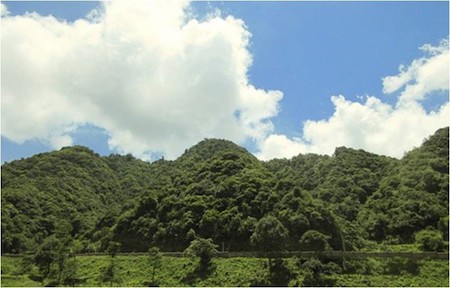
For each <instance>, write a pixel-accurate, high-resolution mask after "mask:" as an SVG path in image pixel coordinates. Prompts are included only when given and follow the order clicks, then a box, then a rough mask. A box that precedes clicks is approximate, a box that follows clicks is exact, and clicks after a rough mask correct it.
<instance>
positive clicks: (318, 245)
mask: <svg viewBox="0 0 450 288" xmlns="http://www.w3.org/2000/svg"><path fill="white" fill-rule="evenodd" d="M329 239H330V237H329V236H327V235H324V234H322V233H320V232H319V231H316V230H308V231H306V232H305V233H304V234H303V235H302V237H301V238H300V248H301V249H302V250H305V251H328V250H331V247H330V244H328V240H329Z"/></svg>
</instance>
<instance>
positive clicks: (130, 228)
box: [1, 128, 449, 253]
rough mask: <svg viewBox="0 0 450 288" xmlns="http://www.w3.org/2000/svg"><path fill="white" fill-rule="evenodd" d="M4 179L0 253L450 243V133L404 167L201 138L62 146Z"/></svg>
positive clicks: (443, 132)
mask: <svg viewBox="0 0 450 288" xmlns="http://www.w3.org/2000/svg"><path fill="white" fill-rule="evenodd" d="M394 145H395V144H394ZM1 177H2V195H1V199H2V219H1V224H2V253H23V252H27V251H35V250H36V249H37V247H39V246H41V245H42V244H43V243H44V242H45V241H46V239H49V237H57V235H59V234H61V231H66V234H69V235H70V237H72V239H74V241H73V242H74V245H75V246H76V249H77V251H78V252H95V251H105V250H106V249H107V247H108V244H109V243H110V242H112V241H114V242H118V243H120V244H121V245H120V247H121V248H120V249H121V251H147V250H148V249H149V247H152V246H157V247H160V249H161V250H162V251H183V250H185V249H186V248H187V247H188V246H189V243H190V242H191V241H192V240H193V239H195V238H196V237H201V238H211V239H212V240H213V242H214V243H215V244H216V245H218V250H227V251H249V250H258V249H266V248H264V247H265V246H264V245H266V244H267V243H277V249H279V250H282V249H287V250H361V249H364V248H365V247H366V246H367V245H368V243H370V241H376V242H385V243H390V244H395V243H412V242H414V241H415V236H416V235H418V233H422V234H424V233H425V234H424V235H425V236H426V235H428V234H426V233H428V232H429V233H438V234H439V235H441V236H442V237H443V238H444V239H445V240H448V208H449V207H448V203H449V199H448V197H449V196H448V190H449V186H448V185H449V129H448V128H443V129H440V130H438V131H436V133H435V134H434V135H432V136H430V137H429V138H428V139H426V140H425V141H424V143H423V144H422V146H421V147H418V148H415V149H413V150H412V151H410V152H409V153H406V154H405V156H404V157H403V158H402V159H400V160H399V159H394V158H389V157H385V156H379V155H375V154H372V153H368V152H365V151H363V150H354V149H349V148H345V147H339V148H336V150H335V153H334V154H333V155H332V156H320V155H315V154H306V155H298V156H296V157H293V158H292V159H289V160H288V159H276V160H271V161H268V162H262V161H259V160H258V159H257V158H255V157H254V156H253V155H251V154H250V153H248V152H247V151H246V150H245V149H244V148H241V147H239V146H237V145H235V144H234V143H232V142H230V141H226V140H216V139H207V140H204V141H201V142H200V143H198V144H197V145H195V146H194V147H192V148H190V149H187V150H186V151H185V153H184V154H183V155H182V156H181V157H179V158H178V159H176V160H174V161H166V160H163V159H161V160H159V161H156V162H153V163H148V162H144V161H141V160H138V159H135V158H134V157H133V156H131V155H126V156H122V155H115V154H113V155H110V156H108V157H101V156H99V155H98V154H96V153H94V152H93V151H91V150H90V149H88V148H85V147H81V146H75V147H67V148H63V149H61V150H60V151H55V152H50V153H42V154H38V155H35V156H33V157H31V158H27V159H22V160H16V161H13V162H11V163H5V164H4V165H2V176H1ZM424 231H425V232H424ZM422 234H420V235H422ZM270 241H273V242H270ZM278 244H279V245H278Z"/></svg>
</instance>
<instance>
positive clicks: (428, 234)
mask: <svg viewBox="0 0 450 288" xmlns="http://www.w3.org/2000/svg"><path fill="white" fill-rule="evenodd" d="M415 240H416V243H417V244H418V245H419V249H420V250H423V251H443V250H444V248H445V243H444V239H443V237H442V234H441V233H440V232H439V231H436V230H432V229H425V230H422V231H420V232H418V233H417V234H416V236H415Z"/></svg>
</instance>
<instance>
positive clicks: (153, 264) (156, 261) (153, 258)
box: [148, 247, 162, 286]
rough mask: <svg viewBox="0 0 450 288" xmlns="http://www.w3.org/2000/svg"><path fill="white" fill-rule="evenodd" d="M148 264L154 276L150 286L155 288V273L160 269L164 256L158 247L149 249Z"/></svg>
mask: <svg viewBox="0 0 450 288" xmlns="http://www.w3.org/2000/svg"><path fill="white" fill-rule="evenodd" d="M148 264H149V266H150V269H151V274H152V281H151V283H150V284H151V286H155V284H156V282H155V271H156V269H158V268H160V267H161V264H162V255H161V252H160V251H159V248H158V247H150V248H149V249H148Z"/></svg>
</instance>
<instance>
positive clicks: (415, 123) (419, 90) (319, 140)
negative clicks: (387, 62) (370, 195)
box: [257, 39, 450, 160]
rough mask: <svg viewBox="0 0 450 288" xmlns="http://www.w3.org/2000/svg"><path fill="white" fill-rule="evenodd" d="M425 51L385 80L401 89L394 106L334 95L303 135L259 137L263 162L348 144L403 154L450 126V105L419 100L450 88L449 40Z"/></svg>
mask: <svg viewBox="0 0 450 288" xmlns="http://www.w3.org/2000/svg"><path fill="white" fill-rule="evenodd" d="M421 50H423V51H424V52H425V53H426V55H425V56H424V57H422V58H420V59H416V60H414V61H412V63H411V64H410V65H409V66H408V67H403V66H401V67H400V71H399V74H398V75H394V76H388V77H385V78H383V88H384V89H383V92H384V93H393V92H395V91H398V92H399V96H398V99H397V103H396V104H395V105H394V106H392V105H389V104H387V103H383V102H382V101H381V100H380V99H379V98H377V97H374V96H368V97H366V99H365V102H363V103H359V102H353V101H350V100H347V99H345V97H344V96H342V95H339V96H332V97H331V101H332V103H333V104H334V107H335V111H334V113H333V115H332V116H331V117H330V118H328V119H323V120H320V121H312V120H308V121H306V122H305V123H304V125H303V133H302V137H298V138H293V139H289V138H288V137H286V136H285V135H278V134H271V135H269V136H268V137H267V138H265V139H264V140H262V141H260V143H259V149H260V151H259V152H258V153H257V156H258V157H259V158H261V159H263V160H268V159H272V158H283V157H285V158H290V157H292V156H295V155H298V154H299V153H319V154H332V153H333V152H334V149H335V147H338V146H347V147H352V148H357V149H365V150H367V151H370V152H373V153H378V154H383V155H389V156H393V157H397V158H400V157H402V156H403V154H404V153H405V152H406V151H409V150H411V149H412V148H413V147H418V146H420V144H421V143H422V141H423V139H424V138H425V137H427V136H429V135H431V134H432V133H434V132H435V131H436V130H437V129H439V128H441V127H444V126H448V125H449V122H450V121H449V115H450V114H449V113H450V106H449V103H448V102H446V103H444V104H442V105H441V106H440V107H439V108H438V109H436V110H435V111H430V112H427V111H426V110H425V109H424V107H423V106H422V105H421V101H422V100H424V99H426V98H427V97H433V94H434V93H435V92H438V91H447V92H448V91H449V73H448V71H449V49H448V39H446V40H443V41H442V42H441V43H440V45H438V46H431V45H429V44H427V45H424V46H422V47H421Z"/></svg>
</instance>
